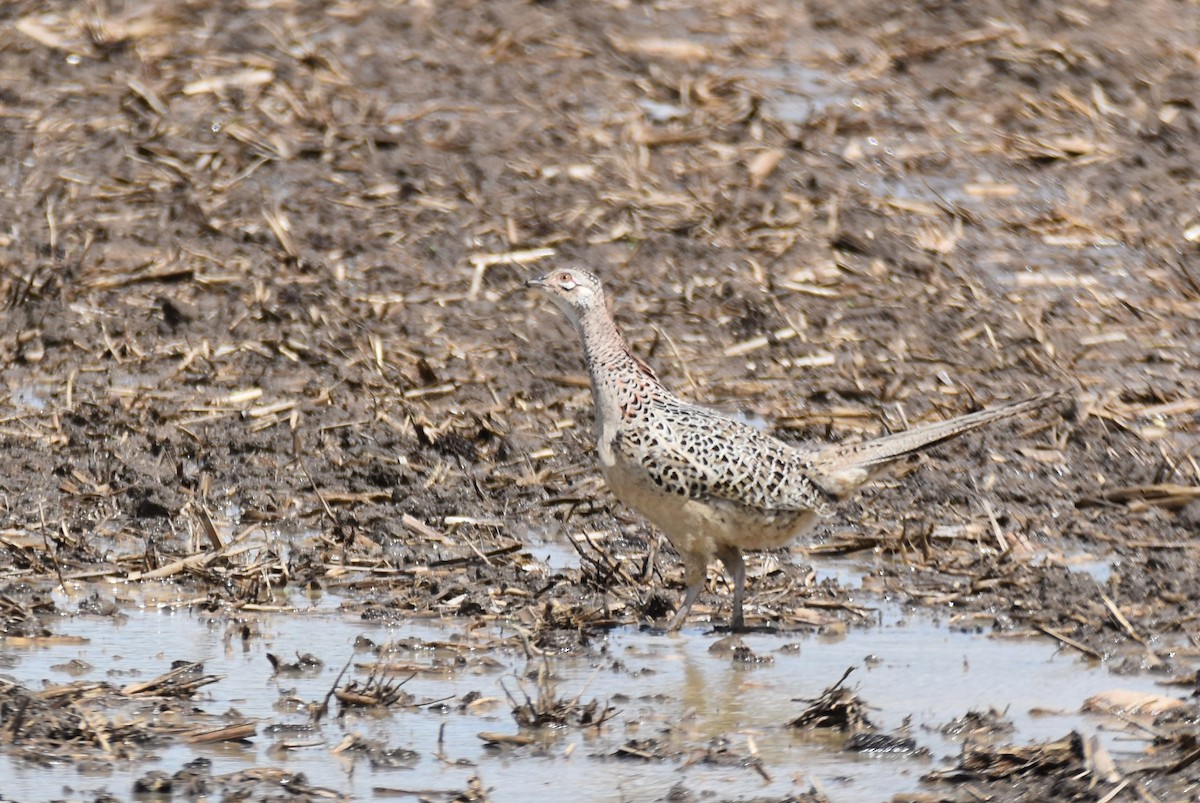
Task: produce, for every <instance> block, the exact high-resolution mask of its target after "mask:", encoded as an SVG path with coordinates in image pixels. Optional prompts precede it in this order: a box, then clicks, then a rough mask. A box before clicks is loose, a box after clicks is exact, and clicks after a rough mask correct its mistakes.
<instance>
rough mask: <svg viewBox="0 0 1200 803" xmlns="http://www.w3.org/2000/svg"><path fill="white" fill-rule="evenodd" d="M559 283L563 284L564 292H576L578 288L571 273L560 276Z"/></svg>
mask: <svg viewBox="0 0 1200 803" xmlns="http://www.w3.org/2000/svg"><path fill="white" fill-rule="evenodd" d="M558 281H559V282H561V283H562V286H563V289H564V290H574V289H575V288H576V287H577V286H578V284H577V282H576V281H575V277H574V276H572V275H571V274H569V273H560V274H558Z"/></svg>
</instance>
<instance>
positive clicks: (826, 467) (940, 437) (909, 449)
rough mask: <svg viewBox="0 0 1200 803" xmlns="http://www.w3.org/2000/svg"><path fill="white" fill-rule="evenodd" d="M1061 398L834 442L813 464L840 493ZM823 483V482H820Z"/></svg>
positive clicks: (1029, 401) (1051, 394) (1050, 397)
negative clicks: (919, 454) (935, 448)
mask: <svg viewBox="0 0 1200 803" xmlns="http://www.w3.org/2000/svg"><path fill="white" fill-rule="evenodd" d="M1062 398H1063V393H1062V392H1061V391H1052V392H1049V393H1042V394H1039V395H1037V396H1033V397H1031V398H1028V399H1025V400H1023V401H1018V402H1012V403H1010V404H1003V405H1000V406H999V407H992V408H990V409H987V410H980V411H978V412H975V413H968V414H967V415H962V416H959V417H957V418H951V419H948V420H946V421H935V422H932V423H929V424H922V425H920V426H917V427H913V428H912V429H908V430H905V431H904V432H897V433H895V434H893V435H885V436H883V437H882V438H876V439H875V440H871V441H865V442H863V443H859V444H853V445H850V446H847V445H846V444H836V445H833V446H828V447H825V448H823V449H820V450H819V451H817V452H816V454H815V455H814V456H813V461H812V462H813V466H814V468H815V469H816V470H817V471H818V472H819V473H820V474H821V475H822V477H823V480H827V481H828V488H829V490H831V491H833V492H834V493H836V494H839V495H843V494H845V493H848V492H850V491H853V490H854V489H856V488H858V487H859V486H861V485H862V484H863V483H865V482H867V481H868V480H869V479H870V478H871V477H872V476H874V475H875V474H876V473H877V472H878V471H879V470H880V469H882V468H883V467H885V466H886V465H887V464H888V463H892V462H894V461H896V460H898V459H900V458H902V457H904V456H905V455H909V454H912V453H914V452H919V451H921V450H922V449H928V448H930V447H932V446H936V445H937V444H939V443H944V442H945V441H948V440H950V439H951V438H957V437H958V436H959V435H963V434H965V433H967V432H970V431H972V430H975V429H979V428H980V427H984V426H987V425H988V424H992V423H994V422H996V421H1001V420H1003V419H1005V418H1011V417H1012V416H1015V415H1020V414H1022V413H1026V412H1030V411H1032V410H1036V409H1038V408H1040V407H1045V406H1046V405H1048V404H1051V403H1052V402H1054V401H1056V400H1060V399H1062ZM822 484H825V482H822Z"/></svg>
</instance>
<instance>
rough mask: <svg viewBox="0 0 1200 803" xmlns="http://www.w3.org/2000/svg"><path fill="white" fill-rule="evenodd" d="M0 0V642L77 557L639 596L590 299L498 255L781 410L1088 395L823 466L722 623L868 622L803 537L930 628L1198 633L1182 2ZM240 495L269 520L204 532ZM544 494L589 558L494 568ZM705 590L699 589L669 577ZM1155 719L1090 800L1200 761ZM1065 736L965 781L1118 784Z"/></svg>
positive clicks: (97, 566)
mask: <svg viewBox="0 0 1200 803" xmlns="http://www.w3.org/2000/svg"><path fill="white" fill-rule="evenodd" d="M0 20H2V21H3V24H2V25H0V109H2V114H0V132H2V136H0V155H2V157H3V158H2V159H0V205H2V206H0V208H2V209H3V211H4V214H3V227H2V231H0V299H2V300H3V304H4V311H3V313H2V317H0V366H2V368H0V378H2V382H3V386H2V388H0V444H2V448H3V451H4V470H3V471H2V472H0V516H2V517H3V519H2V521H0V526H2V529H0V572H2V573H3V576H2V581H3V591H4V595H5V597H4V599H6V600H7V601H8V602H6V603H5V605H4V606H3V610H2V611H0V613H2V614H3V622H2V624H3V627H4V632H5V634H6V635H7V636H9V637H45V636H46V635H47V634H52V631H53V624H52V621H53V620H52V619H48V618H47V616H48V614H49V613H50V609H52V608H53V603H51V602H47V601H46V597H45V594H46V592H47V591H48V590H49V589H52V588H54V587H55V586H56V585H58V584H60V583H65V582H67V581H70V580H84V579H89V578H90V579H95V578H101V577H108V578H128V579H130V580H143V581H144V580H145V579H146V578H147V577H150V578H155V577H158V578H162V577H167V578H169V579H170V580H171V581H172V582H175V583H178V584H181V585H183V586H185V587H187V588H189V589H194V591H195V594H196V595H198V596H200V597H204V598H205V599H206V603H205V604H206V605H207V606H209V607H210V608H212V609H216V610H220V609H235V608H237V607H239V606H244V605H246V604H247V603H255V602H261V601H263V600H264V599H266V598H267V597H268V596H269V594H270V592H271V588H272V586H274V587H279V586H280V585H286V584H291V585H305V584H314V585H317V586H322V587H330V588H334V587H336V588H339V589H341V590H342V591H343V593H346V594H349V595H351V596H353V597H354V599H355V600H357V601H358V604H361V606H362V608H363V615H364V616H374V617H380V618H387V617H398V618H403V617H407V616H412V615H421V614H425V613H428V612H430V611H433V610H437V611H440V612H441V613H446V608H445V603H446V601H448V600H453V601H455V602H454V606H453V610H451V611H450V612H451V613H453V614H455V615H458V616H461V617H464V619H466V620H470V619H478V618H486V617H497V616H502V617H517V618H518V619H519V620H520V621H522V622H524V623H525V624H526V625H528V626H529V628H530V630H531V632H532V633H533V634H534V636H535V638H536V640H537V646H539V647H547V646H554V647H557V648H559V649H584V648H585V647H584V646H583V645H584V641H585V639H583V638H581V636H580V634H581V632H588V631H589V630H594V631H596V633H597V635H598V634H599V632H600V630H601V629H603V628H607V627H612V626H616V625H636V624H638V623H642V622H646V621H649V620H651V619H657V618H659V617H661V616H663V615H664V614H666V613H668V612H669V611H670V609H671V608H672V606H673V605H674V603H675V601H676V600H677V598H678V592H679V590H680V587H681V580H682V576H681V571H680V568H679V566H678V564H677V562H676V561H675V560H674V558H673V556H672V555H671V553H670V551H669V549H667V550H665V551H664V552H662V553H659V554H658V557H657V559H656V560H655V561H654V563H653V565H652V566H650V567H649V568H650V569H651V571H650V575H651V577H652V582H651V583H649V584H646V583H643V582H641V580H640V578H641V577H642V576H643V575H644V573H645V572H646V566H645V561H646V555H647V549H648V546H649V545H650V544H651V543H652V541H653V539H654V538H655V536H654V535H653V534H652V533H651V532H650V531H649V530H648V529H647V527H646V525H645V524H644V523H643V522H642V521H641V520H640V519H639V518H638V517H637V516H636V515H634V514H632V513H631V512H630V511H628V510H625V509H623V508H621V507H619V506H617V505H615V503H614V502H613V501H612V499H611V497H609V496H608V495H607V492H606V491H605V490H604V489H603V486H602V483H601V481H600V479H599V475H598V473H597V471H596V470H595V467H594V461H593V458H592V455H591V454H590V438H591V428H590V414H591V411H590V397H589V394H588V392H587V390H586V377H585V376H584V375H583V374H582V373H581V366H580V358H579V351H578V346H577V343H576V342H575V340H574V335H573V333H571V331H570V330H569V327H568V326H567V325H566V324H565V322H564V321H562V320H561V319H560V318H559V317H558V316H557V314H555V313H554V312H553V311H552V310H550V309H548V307H547V305H546V303H545V302H544V300H543V299H540V298H536V297H532V296H531V295H530V294H528V293H526V292H525V291H524V290H523V289H522V288H521V282H522V280H523V279H524V278H525V277H526V276H527V275H529V274H530V273H531V272H534V271H540V270H544V269H546V268H547V266H551V265H555V264H564V263H582V264H585V265H588V266H591V267H593V268H594V269H595V270H597V271H598V272H599V273H601V274H602V275H603V277H604V279H605V281H606V283H607V285H608V287H609V288H610V293H611V296H612V300H613V305H614V307H615V310H616V314H617V316H618V319H619V322H620V323H621V325H622V326H623V328H624V330H625V332H626V333H627V335H628V336H629V338H630V340H631V341H632V343H633V344H634V348H635V350H636V351H637V352H638V353H639V354H640V355H641V356H643V357H644V358H645V359H646V360H647V361H649V362H651V363H653V364H654V365H655V367H656V368H657V369H658V370H659V372H660V374H661V375H662V376H663V377H664V379H665V381H666V382H668V384H670V385H672V386H674V387H675V388H677V389H678V390H680V391H681V392H682V393H683V394H684V395H687V396H690V397H692V398H695V399H697V400H700V401H703V402H705V403H710V404H714V405H717V406H720V407H722V408H725V409H728V410H739V411H744V412H746V413H748V414H753V415H757V416H763V417H764V418H766V419H767V420H768V421H769V422H770V424H771V426H772V427H773V428H774V430H775V431H776V432H777V433H778V434H780V435H781V436H783V437H786V438H790V439H798V440H799V439H839V438H846V437H858V436H861V435H865V434H873V433H877V432H879V431H881V430H882V428H883V427H885V426H904V425H906V424H910V423H915V422H916V421H918V420H924V419H926V418H937V417H944V416H948V415H952V414H957V413H962V412H967V411H969V410H970V409H973V408H975V407H977V406H981V405H985V404H987V403H991V402H994V401H1002V400H1008V399H1014V398H1018V397H1021V396H1025V395H1028V394H1030V393H1032V392H1035V391H1037V390H1041V389H1044V388H1047V387H1063V388H1067V389H1070V390H1071V392H1072V395H1073V398H1074V402H1073V403H1072V404H1067V405H1064V407H1063V409H1061V410H1057V411H1054V412H1047V413H1043V414H1041V415H1039V416H1037V417H1035V418H1033V419H1029V420H1022V421H1018V422H1015V423H1010V424H1006V425H1002V426H998V427H996V428H994V429H992V430H990V431H988V432H987V433H985V434H983V435H981V436H971V437H969V438H966V439H964V440H963V441H962V442H959V443H955V444H953V445H950V446H947V447H944V448H941V449H939V450H938V451H937V452H936V453H935V454H934V455H932V456H930V457H928V458H922V459H921V460H920V461H918V462H916V463H914V464H913V465H911V466H907V467H905V469H904V470H902V471H900V472H898V474H901V475H904V477H903V480H904V481H898V482H895V483H891V482H888V483H884V484H883V485H882V486H880V487H878V488H876V489H874V490H872V491H871V492H869V493H867V494H865V495H864V496H862V497H861V498H860V499H859V500H857V501H856V502H855V503H853V504H851V505H848V506H846V508H845V509H844V511H843V512H842V514H841V515H840V516H839V517H837V518H836V519H834V520H833V521H832V522H831V523H830V525H829V526H828V527H826V528H824V529H823V530H821V531H820V532H819V533H818V535H817V537H816V543H815V547H814V548H813V550H812V551H811V553H810V554H809V558H810V559H811V560H812V561H813V562H814V564H815V566H816V569H817V572H816V574H815V575H814V573H813V572H812V571H811V570H810V568H809V566H808V565H806V561H805V558H804V556H803V555H802V554H797V555H795V556H791V555H788V554H784V555H780V556H765V557H762V558H759V559H757V560H756V561H755V562H752V569H751V575H752V577H751V583H750V589H749V595H748V599H749V602H750V606H749V610H748V616H750V617H751V619H752V620H754V623H756V624H763V625H771V626H775V627H778V628H781V629H793V628H800V627H811V626H825V625H831V624H834V623H836V622H838V621H839V620H843V621H845V622H854V621H856V620H857V617H856V616H855V614H854V612H853V611H852V610H849V609H848V608H847V607H846V606H844V605H843V603H844V602H845V599H846V598H845V593H844V591H843V590H842V589H841V588H839V587H838V585H837V584H836V583H833V582H830V581H825V582H819V581H818V580H817V579H815V578H819V577H820V574H821V565H822V562H823V561H826V560H835V559H836V558H833V557H821V554H822V553H823V554H826V555H832V554H836V553H843V552H853V553H856V554H858V555H859V556H862V555H863V554H867V555H870V552H869V550H874V553H875V558H874V560H875V561H876V563H875V565H876V566H877V567H878V570H877V572H875V573H874V574H873V575H872V576H871V577H868V578H867V579H866V580H865V581H864V584H865V585H866V586H867V587H868V588H872V589H874V590H877V591H878V592H879V593H880V594H883V595H886V596H890V597H893V598H897V599H901V600H905V601H908V602H912V603H914V604H919V605H924V606H927V607H929V608H930V609H931V610H934V611H945V612H947V615H948V616H952V623H953V624H954V625H955V626H960V627H969V628H980V629H988V630H991V629H997V630H1002V631H1014V632H1019V631H1025V630H1034V629H1036V630H1040V631H1041V632H1042V633H1044V634H1046V637H1047V638H1054V639H1058V640H1059V641H1060V642H1061V643H1062V644H1063V645H1064V648H1066V649H1072V650H1078V651H1080V652H1083V653H1085V654H1088V655H1091V656H1095V657H1099V658H1103V659H1105V660H1107V661H1110V662H1113V665H1115V666H1119V667H1121V668H1123V669H1125V670H1128V671H1131V672H1138V671H1157V672H1162V673H1163V674H1164V676H1174V677H1185V676H1187V675H1188V674H1189V673H1192V672H1194V671H1195V666H1196V664H1195V658H1196V655H1197V645H1198V644H1200V622H1198V620H1197V614H1196V610H1197V608H1198V606H1200V561H1198V560H1197V546H1198V542H1197V541H1196V530H1197V523H1198V522H1200V518H1198V517H1197V513H1198V510H1200V504H1197V503H1192V504H1188V503H1189V502H1190V501H1191V500H1192V499H1194V498H1195V497H1196V487H1197V485H1198V484H1200V466H1198V465H1197V462H1196V453H1197V444H1198V443H1200V439H1198V435H1200V401H1198V400H1200V250H1198V248H1197V242H1198V241H1200V207H1197V205H1196V198H1197V192H1198V190H1200V108H1198V107H1197V98H1196V94H1195V87H1196V86H1197V85H1200V62H1198V60H1197V53H1198V52H1200V51H1198V50H1197V39H1196V33H1195V32H1196V31H1197V30H1200V7H1198V6H1197V5H1196V4H1195V3H1194V2H1183V0H1150V1H1149V2H1144V0H1114V1H1113V2H1104V3H1102V2H1087V3H1083V4H1081V5H1076V6H1063V5H1061V4H1047V3H1031V2H1016V1H1015V0H1009V1H1008V2H1005V1H1004V0H984V1H983V2H971V3H943V2H934V1H933V0H929V1H928V2H915V3H909V4H891V5H889V4H884V5H883V6H881V5H880V4H878V3H867V2H859V0H849V2H847V1H846V0H838V2H834V1H833V0H810V2H808V3H805V4H796V3H791V2H784V1H783V0H757V1H756V2H754V3H732V4H730V3H726V2H715V1H713V2H700V3H695V4H676V3H671V2H661V3H658V2H652V3H627V2H601V3H593V2H579V0H558V2H555V1H554V0H551V1H550V2H543V3H525V2H505V1H502V2H495V3H487V4H473V3H465V2H437V3H428V4H427V3H413V4H406V5H400V4H392V3H374V2H340V3H326V2H312V1H311V0H278V2H273V3H262V2H256V3H248V2H247V3H229V2H226V3H215V2H208V0H194V1H193V2H189V3H182V4H181V3H166V2H153V1H152V0H147V1H146V2H140V3H115V2H114V3H106V2H97V3H88V4H83V5H80V4H76V3H53V2H31V1H27V2H21V1H20V0H19V1H18V2H15V3H8V4H5V6H4V8H3V9H0ZM506 257H507V258H506ZM264 528H265V529H269V530H271V531H272V532H277V533H281V534H283V536H284V539H285V540H288V541H289V543H290V545H291V549H289V550H288V551H287V555H286V557H282V556H281V554H282V552H283V551H282V550H280V554H275V553H268V552H267V551H265V550H264V551H261V552H260V551H256V552H255V553H254V555H253V560H250V559H248V558H247V556H246V555H245V554H240V555H239V554H235V553H236V552H237V550H236V549H233V548H232V547H235V546H236V545H237V544H238V543H240V542H238V541H237V539H238V538H239V537H242V536H245V535H246V533H248V532H250V531H251V530H254V531H259V532H261V531H262V530H263V529H264ZM564 531H565V532H566V533H567V534H569V535H570V536H572V537H573V538H575V539H576V540H577V543H578V546H579V549H580V551H581V560H580V568H579V569H572V570H568V571H562V572H555V573H552V574H551V575H550V580H549V581H547V574H546V573H544V572H529V571H525V570H524V567H525V565H526V564H527V563H528V562H529V561H531V560H534V558H533V557H531V556H530V554H529V553H528V552H526V551H524V550H525V547H527V546H528V545H529V544H530V543H532V542H536V541H537V540H538V539H540V538H554V537H557V536H558V534H559V533H561V532H564ZM795 551H796V552H799V550H795ZM1081 556H1084V557H1086V556H1095V557H1097V558H1102V559H1104V560H1107V561H1109V562H1110V563H1111V564H1112V573H1111V576H1110V577H1108V578H1107V579H1106V580H1105V582H1103V583H1098V582H1097V581H1096V580H1095V579H1093V578H1092V577H1091V576H1090V575H1088V574H1086V573H1082V572H1072V571H1069V564H1071V563H1072V561H1074V560H1076V559H1079V558H1080V557H1081ZM777 558H781V560H776V559H777ZM218 566H220V567H222V568H223V571H221V572H220V573H219V574H218V573H215V572H214V571H213V569H214V568H216V567H218ZM713 576H714V579H715V577H716V574H715V572H714V575H713ZM498 589H505V590H507V591H508V592H509V593H506V594H497V593H495V592H496V590H498ZM783 592H787V593H783ZM756 598H758V599H759V600H769V602H765V601H764V602H761V603H759V604H756ZM728 601H729V594H728V589H726V588H725V586H724V584H723V583H721V582H715V583H714V586H713V588H712V589H711V590H710V593H708V594H706V595H705V596H704V597H703V598H702V600H701V604H700V605H698V606H697V608H696V613H697V614H698V615H703V614H706V613H708V614H711V615H712V617H713V620H714V621H717V622H719V621H722V620H723V617H725V616H727V615H728ZM10 721H11V720H10ZM1167 730H1168V729H1164V733H1166V732H1167ZM1184 731H1186V732H1182V731H1181V732H1179V733H1177V732H1176V731H1175V730H1171V731H1170V733H1171V734H1175V735H1171V736H1169V737H1164V744H1163V747H1162V750H1163V751H1164V753H1165V757H1164V753H1160V754H1159V755H1158V756H1157V757H1156V759H1155V761H1156V762H1157V763H1153V762H1151V764H1152V766H1149V769H1147V768H1145V767H1143V768H1141V769H1140V770H1138V771H1137V774H1134V775H1126V776H1124V777H1125V780H1126V781H1128V788H1127V789H1124V791H1122V792H1120V793H1119V794H1120V795H1123V796H1122V797H1118V798H1109V799H1138V798H1136V797H1135V796H1133V791H1134V790H1135V789H1136V790H1137V791H1138V793H1139V794H1142V795H1146V796H1149V795H1155V796H1157V798H1158V799H1161V800H1168V799H1184V798H1186V796H1187V795H1188V794H1194V793H1195V789H1196V788H1197V785H1198V784H1200V762H1184V761H1181V760H1178V759H1180V756H1183V757H1186V755H1187V751H1188V750H1194V743H1195V742H1194V740H1195V738H1196V729H1195V727H1194V726H1192V727H1191V730H1190V731H1187V730H1186V729H1184ZM1180 734H1182V735H1180ZM1189 739H1190V740H1191V741H1189ZM1189 745H1192V747H1189ZM1050 747H1055V748H1056V749H1057V748H1061V750H1060V751H1059V752H1056V753H1054V755H1055V756H1060V755H1061V756H1068V755H1069V756H1070V757H1072V760H1070V761H1068V760H1066V759H1064V760H1063V761H1058V758H1056V759H1055V762H1051V764H1052V765H1047V766H1049V768H1048V769H1046V771H1045V772H1044V773H1042V772H1026V773H1021V772H1010V773H994V774H990V775H988V774H983V775H979V774H976V775H974V776H971V777H972V778H974V780H975V782H976V786H975V787H974V789H975V790H976V791H979V790H981V789H987V790H989V792H990V793H994V794H995V795H997V797H998V799H1006V800H1007V799H1029V800H1034V799H1045V798H1044V795H1046V794H1051V793H1052V794H1054V795H1055V796H1056V797H1055V799H1068V798H1067V797H1065V796H1073V797H1071V798H1070V799H1080V800H1083V799H1100V798H1102V797H1104V796H1105V795H1107V794H1108V793H1109V792H1111V791H1112V790H1113V789H1114V788H1115V783H1114V784H1107V785H1106V784H1100V785H1099V786H1097V785H1095V784H1092V785H1090V786H1089V783H1088V781H1087V779H1084V780H1082V781H1080V780H1078V779H1077V778H1076V776H1077V774H1078V772H1079V769H1080V766H1082V765H1081V763H1080V762H1081V761H1082V759H1080V758H1079V757H1078V756H1077V755H1076V753H1077V751H1076V752H1072V751H1074V750H1075V748H1076V747H1077V746H1076V745H1073V744H1068V743H1067V742H1063V743H1062V744H1061V745H1058V744H1057V743H1056V745H1050V746H1048V747H1046V748H1045V749H1046V750H1049V749H1050ZM1172 751H1174V752H1172ZM1193 755H1194V754H1193ZM1177 765H1179V766H1177ZM1030 766H1032V764H1030ZM1038 766H1041V765H1038ZM1168 770H1169V771H1168ZM964 772H966V770H964ZM1070 779H1074V780H1070ZM942 780H945V779H942ZM959 780H961V779H959ZM937 788H938V789H939V790H942V791H941V792H939V794H943V793H944V795H945V796H946V797H945V799H960V798H959V797H958V796H959V795H960V794H961V796H962V797H961V799H974V798H968V796H967V793H966V792H961V793H960V792H959V791H956V787H955V786H953V785H949V786H938V787H937ZM1048 790H1049V791H1048ZM1054 790H1057V791H1054ZM1189 790H1190V791H1189ZM1143 799H1150V798H1148V797H1147V798H1143Z"/></svg>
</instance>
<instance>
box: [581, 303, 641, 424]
mask: <svg viewBox="0 0 1200 803" xmlns="http://www.w3.org/2000/svg"><path fill="white" fill-rule="evenodd" d="M579 335H580V337H581V339H582V340H583V353H584V355H585V358H586V362H587V368H588V375H589V377H590V379H591V385H592V399H593V401H594V402H595V405H596V417H597V418H598V419H599V420H601V421H617V420H620V419H621V418H622V417H623V416H624V415H625V412H626V410H625V408H626V407H627V405H628V404H629V403H630V401H631V399H632V398H633V397H637V396H645V395H646V394H647V393H649V392H653V389H654V388H656V387H658V380H657V379H655V378H654V375H653V374H652V373H650V371H649V370H648V369H647V368H646V367H645V366H644V365H642V363H641V362H640V361H639V360H638V359H637V358H636V357H634V356H633V354H632V353H631V352H630V351H629V346H628V345H626V343H625V339H624V338H622V337H621V333H620V332H618V331H617V325H616V324H615V323H614V322H613V319H612V317H610V316H609V314H608V312H607V311H606V310H605V309H603V308H597V309H595V310H592V311H591V313H590V314H588V315H585V316H583V317H582V318H581V319H580V321H579Z"/></svg>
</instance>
